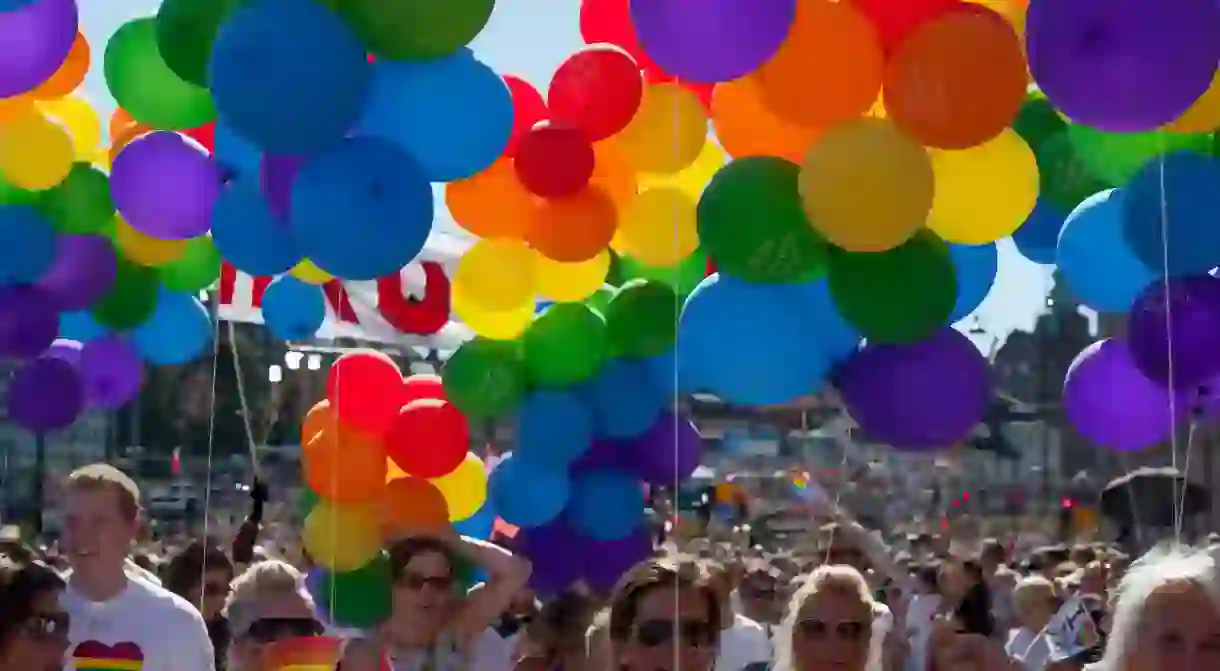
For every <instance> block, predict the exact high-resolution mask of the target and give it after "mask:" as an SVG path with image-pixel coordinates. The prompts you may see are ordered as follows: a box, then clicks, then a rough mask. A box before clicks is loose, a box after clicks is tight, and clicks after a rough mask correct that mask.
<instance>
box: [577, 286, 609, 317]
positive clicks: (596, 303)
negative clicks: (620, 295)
mask: <svg viewBox="0 0 1220 671" xmlns="http://www.w3.org/2000/svg"><path fill="white" fill-rule="evenodd" d="M615 293H616V292H615V291H614V290H613V289H605V288H602V289H598V290H597V292H596V293H594V294H593V295H592V296H589V297H588V298H586V299H585V305H588V306H589V307H590V308H591V309H592V310H593V311H594V312H596V313H598V314H600V315H602V316H603V317H604V316H606V308H607V307H609V305H610V300H611V299H613V298H614V294H615Z"/></svg>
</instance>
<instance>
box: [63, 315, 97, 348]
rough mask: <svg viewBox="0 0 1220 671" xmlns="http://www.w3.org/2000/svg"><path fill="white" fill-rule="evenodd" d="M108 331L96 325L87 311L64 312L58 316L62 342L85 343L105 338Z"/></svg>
mask: <svg viewBox="0 0 1220 671" xmlns="http://www.w3.org/2000/svg"><path fill="white" fill-rule="evenodd" d="M107 335H109V331H107V330H106V327H105V326H102V325H101V324H99V323H97V320H96V319H94V318H93V313H92V312H90V311H89V310H77V311H75V312H64V313H61V314H60V315H59V337H60V339H62V340H75V341H77V342H81V343H86V342H89V341H91V340H97V339H98V338H105V337H106V336H107Z"/></svg>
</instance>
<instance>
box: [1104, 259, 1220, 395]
mask: <svg viewBox="0 0 1220 671" xmlns="http://www.w3.org/2000/svg"><path fill="white" fill-rule="evenodd" d="M1167 289H1168V291H1167ZM1127 346H1128V347H1129V348H1130V349H1131V359H1132V361H1134V362H1135V365H1136V367H1137V368H1139V369H1140V370H1141V371H1142V372H1143V373H1144V375H1146V376H1148V378H1149V379H1150V380H1152V381H1153V382H1156V383H1158V384H1161V385H1164V386H1166V387H1168V386H1170V372H1171V371H1172V373H1173V374H1172V377H1173V385H1172V386H1173V388H1175V389H1193V388H1195V387H1198V386H1199V385H1200V384H1203V383H1204V382H1206V381H1207V380H1209V379H1211V378H1212V377H1215V376H1216V375H1217V374H1220V279H1216V278H1214V277H1211V276H1210V275H1204V276H1199V277H1183V278H1173V279H1170V280H1169V281H1168V282H1153V283H1152V284H1151V285H1149V287H1148V288H1147V289H1145V290H1144V293H1143V294H1141V295H1140V296H1139V298H1137V299H1136V301H1135V304H1134V305H1133V306H1132V307H1131V313H1130V315H1129V316H1128V319H1127Z"/></svg>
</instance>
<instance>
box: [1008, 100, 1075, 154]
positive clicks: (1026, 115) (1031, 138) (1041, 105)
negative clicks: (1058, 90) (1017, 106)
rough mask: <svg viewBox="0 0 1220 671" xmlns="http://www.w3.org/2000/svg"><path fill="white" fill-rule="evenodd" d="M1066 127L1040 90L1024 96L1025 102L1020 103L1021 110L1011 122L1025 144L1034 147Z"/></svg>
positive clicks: (1065, 123)
mask: <svg viewBox="0 0 1220 671" xmlns="http://www.w3.org/2000/svg"><path fill="white" fill-rule="evenodd" d="M1066 128H1067V122H1066V121H1064V120H1063V117H1062V116H1060V115H1059V111H1058V110H1056V109H1055V108H1054V107H1052V106H1051V104H1050V102H1048V101H1047V100H1046V98H1045V97H1043V95H1042V94H1041V92H1035V93H1030V94H1028V95H1026V96H1025V102H1024V103H1022V104H1021V110H1020V111H1019V112H1017V118H1016V119H1014V120H1013V122H1012V129H1013V130H1015V131H1017V134H1018V135H1020V136H1021V138H1022V139H1024V140H1025V143H1026V144H1028V145H1029V146H1030V147H1033V148H1035V149H1036V148H1037V147H1038V146H1040V145H1041V144H1042V143H1043V142H1045V141H1046V140H1047V138H1049V137H1051V136H1053V135H1055V134H1056V133H1059V132H1060V131H1063V130H1065V129H1066Z"/></svg>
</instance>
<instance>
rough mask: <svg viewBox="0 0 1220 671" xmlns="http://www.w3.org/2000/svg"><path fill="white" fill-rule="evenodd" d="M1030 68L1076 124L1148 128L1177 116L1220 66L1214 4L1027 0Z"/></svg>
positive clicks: (1198, 0)
mask: <svg viewBox="0 0 1220 671" xmlns="http://www.w3.org/2000/svg"><path fill="white" fill-rule="evenodd" d="M1025 40H1026V51H1027V52H1028V54H1029V69H1030V72H1031V73H1032V74H1033V78H1034V80H1035V81H1037V82H1038V86H1039V87H1040V88H1041V89H1042V92H1043V93H1045V94H1046V97H1047V99H1048V100H1050V102H1051V103H1052V104H1053V105H1054V106H1055V107H1057V108H1058V109H1060V110H1062V111H1063V113H1064V114H1065V115H1066V116H1067V117H1069V118H1071V119H1072V121H1073V122H1075V123H1081V124H1085V125H1087V126H1092V127H1094V128H1098V129H1101V130H1105V131H1110V132H1113V133H1129V132H1139V131H1149V130H1154V129H1157V128H1160V127H1161V126H1163V125H1165V124H1167V123H1169V122H1170V121H1173V120H1174V119H1176V118H1178V117H1179V116H1181V115H1182V112H1185V111H1186V110H1187V109H1188V108H1189V107H1190V106H1191V104H1193V103H1194V101H1195V100H1196V99H1198V98H1199V96H1200V95H1202V94H1203V92H1204V91H1206V90H1207V89H1208V87H1209V86H1211V82H1212V75H1213V74H1214V73H1215V71H1216V63H1217V61H1220V5H1217V4H1216V2H1215V1H1214V0H1070V1H1068V2H1065V1H1064V0H1032V2H1030V3H1029V10H1028V12H1027V13H1026V18H1025Z"/></svg>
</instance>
